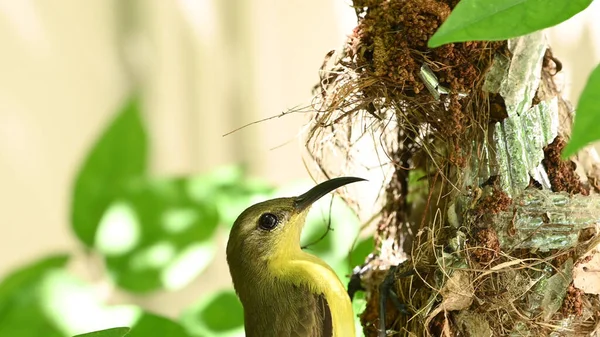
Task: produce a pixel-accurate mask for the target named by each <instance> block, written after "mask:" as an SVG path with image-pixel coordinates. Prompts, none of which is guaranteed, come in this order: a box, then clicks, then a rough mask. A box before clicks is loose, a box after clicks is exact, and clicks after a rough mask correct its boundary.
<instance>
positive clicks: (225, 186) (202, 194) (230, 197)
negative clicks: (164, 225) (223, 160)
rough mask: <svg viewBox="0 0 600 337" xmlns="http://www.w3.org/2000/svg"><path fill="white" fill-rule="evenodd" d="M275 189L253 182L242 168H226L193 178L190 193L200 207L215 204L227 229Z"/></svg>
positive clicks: (259, 182)
mask: <svg viewBox="0 0 600 337" xmlns="http://www.w3.org/2000/svg"><path fill="white" fill-rule="evenodd" d="M272 191H273V188H272V187H271V186H270V185H269V184H267V183H266V182H264V181H262V180H258V179H250V178H247V177H246V174H245V172H244V170H243V169H242V167H240V166H223V167H220V168H218V169H216V170H214V171H212V172H210V173H208V174H205V175H202V176H197V177H191V178H190V179H189V183H188V192H189V193H190V195H191V196H192V198H193V199H194V200H196V201H197V202H199V203H207V202H209V203H212V204H214V205H215V206H216V207H217V209H218V211H219V215H220V223H221V224H223V225H225V227H226V228H227V229H230V228H231V226H233V222H234V221H235V219H236V218H237V217H238V215H239V214H240V213H242V212H243V211H244V209H246V208H248V207H249V206H250V205H252V204H254V203H256V202H259V201H263V200H265V199H267V198H268V195H269V194H270V193H272Z"/></svg>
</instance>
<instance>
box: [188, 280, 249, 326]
mask: <svg viewBox="0 0 600 337" xmlns="http://www.w3.org/2000/svg"><path fill="white" fill-rule="evenodd" d="M181 323H182V324H183V325H184V326H185V327H186V329H187V330H188V331H190V332H191V333H192V334H193V335H195V336H198V335H202V336H209V337H210V336H215V337H237V336H244V310H243V308H242V304H241V303H240V301H239V299H238V298H237V296H236V295H235V293H234V292H233V290H231V289H230V290H224V291H219V292H216V293H213V294H210V295H208V296H207V297H205V298H203V299H202V300H200V301H199V302H198V303H196V304H194V305H193V306H192V307H190V308H188V309H186V310H184V312H183V314H182V317H181Z"/></svg>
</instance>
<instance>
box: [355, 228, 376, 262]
mask: <svg viewBox="0 0 600 337" xmlns="http://www.w3.org/2000/svg"><path fill="white" fill-rule="evenodd" d="M374 250H375V239H374V238H373V236H372V235H371V236H369V237H367V238H365V239H363V240H361V241H359V242H358V243H357V244H356V245H355V246H354V248H353V249H352V251H351V252H350V255H349V259H350V265H351V266H357V265H362V264H363V263H365V259H366V258H367V256H369V254H371V253H372V252H373V251H374Z"/></svg>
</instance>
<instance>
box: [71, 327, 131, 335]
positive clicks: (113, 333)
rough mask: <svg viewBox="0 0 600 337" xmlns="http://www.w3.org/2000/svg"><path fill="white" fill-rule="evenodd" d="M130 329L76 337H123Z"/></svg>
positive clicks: (110, 330) (118, 329)
mask: <svg viewBox="0 0 600 337" xmlns="http://www.w3.org/2000/svg"><path fill="white" fill-rule="evenodd" d="M129 330H130V329H129V328H112V329H106V330H100V331H94V332H90V333H84V334H82V335H77V336H74V337H123V336H125V335H127V334H128V333H129Z"/></svg>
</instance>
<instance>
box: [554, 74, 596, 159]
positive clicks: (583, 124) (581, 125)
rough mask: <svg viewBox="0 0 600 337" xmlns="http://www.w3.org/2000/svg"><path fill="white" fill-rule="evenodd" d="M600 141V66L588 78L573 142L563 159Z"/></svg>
mask: <svg viewBox="0 0 600 337" xmlns="http://www.w3.org/2000/svg"><path fill="white" fill-rule="evenodd" d="M599 139H600V64H599V65H598V66H596V69H594V70H593V71H592V73H591V75H590V77H589V78H588V81H587V84H586V85H585V88H583V92H582V93H581V96H580V97H579V102H578V103H577V110H576V113H575V122H574V125H573V131H572V133H571V140H570V141H569V144H567V146H566V147H565V149H564V151H563V153H562V157H563V158H567V157H569V156H571V155H573V154H575V153H576V152H577V151H579V150H580V149H581V148H583V147H584V146H585V145H587V144H589V143H591V142H593V141H596V140H599Z"/></svg>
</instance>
